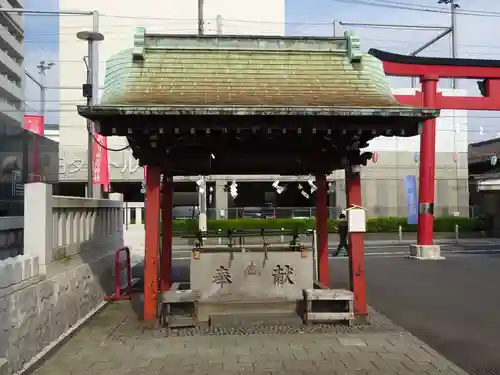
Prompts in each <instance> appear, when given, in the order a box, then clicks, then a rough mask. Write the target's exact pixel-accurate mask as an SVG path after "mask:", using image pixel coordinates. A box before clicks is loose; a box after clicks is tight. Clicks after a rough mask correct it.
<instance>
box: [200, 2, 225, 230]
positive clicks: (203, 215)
mask: <svg viewBox="0 0 500 375" xmlns="http://www.w3.org/2000/svg"><path fill="white" fill-rule="evenodd" d="M203 8H204V0H198V36H202V35H204V34H205V19H204V15H203ZM218 21H220V20H219V19H218ZM221 28H222V26H219V27H218V28H217V30H218V31H222V30H221ZM208 157H210V156H208ZM198 205H199V211H200V212H199V213H198V229H199V231H200V232H206V231H207V179H206V177H205V176H202V177H201V179H200V183H199V184H198Z"/></svg>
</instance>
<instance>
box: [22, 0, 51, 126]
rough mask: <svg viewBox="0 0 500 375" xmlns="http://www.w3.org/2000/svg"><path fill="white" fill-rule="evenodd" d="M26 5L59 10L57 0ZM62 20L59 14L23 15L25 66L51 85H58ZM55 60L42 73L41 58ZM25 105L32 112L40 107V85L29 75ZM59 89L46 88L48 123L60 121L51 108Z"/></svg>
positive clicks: (27, 0) (35, 0)
mask: <svg viewBox="0 0 500 375" xmlns="http://www.w3.org/2000/svg"><path fill="white" fill-rule="evenodd" d="M24 8H25V9H36V10H38V9H39V10H47V11H57V10H58V8H59V1H58V0H25V1H24ZM58 33H59V22H58V17H57V16H49V15H44V16H40V15H29V14H27V15H25V16H24V43H25V44H24V50H25V59H24V67H25V69H26V70H27V71H28V72H30V73H31V75H32V76H34V77H35V78H36V79H37V80H39V81H41V82H42V83H43V82H44V80H45V85H46V86H48V87H57V86H59V71H58V64H57V60H58V54H59V52H58V48H59V46H58V38H57V34H58ZM42 60H45V61H50V62H54V63H55V65H54V67H53V68H52V69H50V70H49V71H47V74H46V76H45V78H43V77H41V76H40V74H39V70H38V69H37V65H39V63H40V61H42ZM24 90H25V98H26V106H27V107H28V108H31V109H32V111H30V112H32V113H37V114H38V113H39V111H40V89H39V87H38V86H37V85H36V84H35V83H33V82H32V81H31V80H30V79H29V78H28V77H26V80H25V82H24ZM57 99H58V91H57V90H50V89H48V90H47V91H46V103H47V104H46V107H47V110H48V111H47V114H48V115H47V123H55V122H57V118H58V116H57V113H55V112H53V111H52V112H51V111H50V110H51V109H57Z"/></svg>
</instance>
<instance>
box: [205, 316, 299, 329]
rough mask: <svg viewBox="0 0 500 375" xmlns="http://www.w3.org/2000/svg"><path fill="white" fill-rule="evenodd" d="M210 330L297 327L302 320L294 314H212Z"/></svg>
mask: <svg viewBox="0 0 500 375" xmlns="http://www.w3.org/2000/svg"><path fill="white" fill-rule="evenodd" d="M209 324H210V328H212V329H213V328H255V327H263V326H290V327H299V326H301V325H302V324H303V322H302V318H301V317H300V316H298V315H297V314H296V313H267V314H232V313H224V314H214V315H210V319H209Z"/></svg>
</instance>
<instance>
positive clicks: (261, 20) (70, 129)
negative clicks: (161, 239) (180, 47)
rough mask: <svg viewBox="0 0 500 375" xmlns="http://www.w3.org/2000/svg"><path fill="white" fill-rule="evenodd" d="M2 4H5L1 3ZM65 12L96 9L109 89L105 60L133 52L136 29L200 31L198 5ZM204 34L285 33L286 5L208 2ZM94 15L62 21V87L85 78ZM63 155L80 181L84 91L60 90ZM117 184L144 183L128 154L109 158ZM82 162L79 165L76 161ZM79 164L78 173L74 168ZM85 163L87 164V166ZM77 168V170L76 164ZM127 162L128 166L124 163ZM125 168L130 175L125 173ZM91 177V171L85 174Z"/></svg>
mask: <svg viewBox="0 0 500 375" xmlns="http://www.w3.org/2000/svg"><path fill="white" fill-rule="evenodd" d="M0 1H2V0H0ZM59 6H60V9H79V10H87V9H88V10H97V11H98V12H99V14H100V15H99V17H98V22H99V32H101V33H102V34H104V37H105V40H104V41H103V42H101V43H100V46H99V61H100V66H99V86H100V87H102V86H103V84H104V72H105V62H106V60H107V59H108V58H109V57H110V56H112V55H114V54H116V53H118V52H120V51H122V50H124V49H128V48H130V47H132V44H133V35H134V32H135V28H136V27H139V26H142V27H145V28H146V30H147V32H148V33H151V32H159V33H181V34H194V33H197V32H198V0H163V1H158V0H142V1H140V2H137V1H132V0H105V1H103V0H60V1H59ZM203 17H204V20H205V22H204V32H205V33H206V34H215V33H217V32H219V33H225V34H273V35H284V33H285V0H254V1H248V0H204V6H203ZM92 22H93V19H92V16H81V17H80V16H61V17H60V21H59V28H60V32H59V35H60V39H59V60H60V61H61V62H60V64H59V72H60V77H59V78H60V84H61V86H64V87H78V86H81V85H82V83H83V82H84V81H85V79H86V75H85V74H86V73H85V65H84V63H83V61H82V57H83V56H85V55H86V54H87V45H86V43H85V42H82V41H79V40H78V39H77V38H76V33H77V32H78V31H81V30H92V26H93V24H92ZM59 97H60V101H61V117H60V153H61V158H62V163H63V164H64V166H63V167H62V168H61V170H66V176H64V175H63V176H61V179H62V180H64V179H65V178H66V179H69V180H74V179H81V180H84V179H85V178H81V177H80V176H82V175H81V174H80V173H77V172H75V173H73V174H71V173H70V172H71V170H73V171H75V170H76V169H78V172H80V171H82V172H83V171H84V170H86V163H85V161H86V157H85V152H86V150H87V133H86V127H85V120H84V119H83V118H82V117H80V116H79V115H78V114H77V113H76V110H75V107H76V104H78V103H83V102H84V100H83V98H82V92H81V90H74V89H67V90H61V91H60V94H59ZM125 142H126V141H125V140H123V139H110V140H108V146H109V147H111V148H113V147H119V146H121V145H124V144H125ZM109 157H110V165H111V167H110V169H111V170H110V174H111V178H112V179H115V180H116V179H118V180H120V179H122V180H128V179H131V178H132V179H136V180H138V179H142V176H143V173H142V172H141V171H140V170H137V168H136V167H135V166H131V165H130V163H131V160H130V158H129V154H128V153H120V154H117V153H111V154H110V156H109ZM76 159H78V160H76ZM75 160H76V161H77V163H76V164H77V166H78V167H79V168H76V169H75V168H74V164H75V163H74V162H75ZM80 160H81V161H82V162H83V163H84V165H83V166H82V165H81V163H80ZM72 163H73V168H72V167H71V164H72ZM125 163H127V165H126V166H125V165H124V164H125ZM124 167H125V169H126V171H123V172H122V170H123V168H124ZM85 173H86V172H85Z"/></svg>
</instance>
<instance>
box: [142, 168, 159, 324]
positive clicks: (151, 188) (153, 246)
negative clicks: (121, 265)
mask: <svg viewBox="0 0 500 375" xmlns="http://www.w3.org/2000/svg"><path fill="white" fill-rule="evenodd" d="M160 175H161V172H160V169H159V168H156V167H154V168H153V167H149V168H148V173H147V175H146V202H145V211H146V212H145V213H146V215H145V216H146V217H145V219H146V221H145V231H146V241H145V242H146V243H145V245H146V249H145V254H144V321H146V322H152V323H154V322H155V321H156V318H157V309H158V253H159V249H160Z"/></svg>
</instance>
